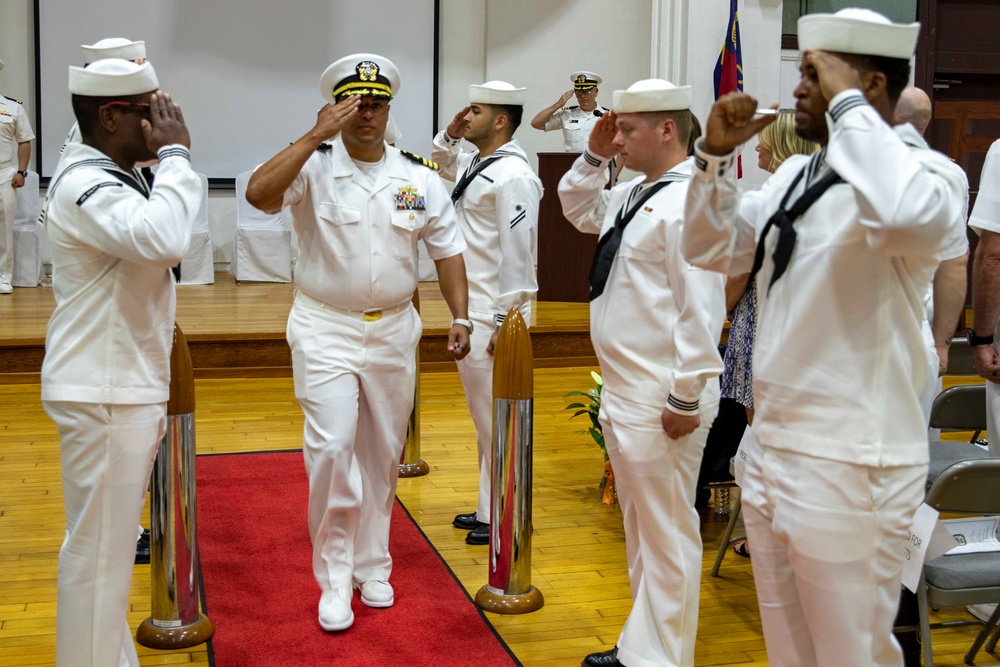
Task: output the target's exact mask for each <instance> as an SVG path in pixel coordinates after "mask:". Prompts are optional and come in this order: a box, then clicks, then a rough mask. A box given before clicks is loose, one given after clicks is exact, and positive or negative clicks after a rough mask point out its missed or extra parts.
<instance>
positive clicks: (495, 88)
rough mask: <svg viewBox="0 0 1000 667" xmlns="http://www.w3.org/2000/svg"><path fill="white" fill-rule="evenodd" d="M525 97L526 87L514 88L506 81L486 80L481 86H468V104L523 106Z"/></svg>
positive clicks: (526, 94)
mask: <svg viewBox="0 0 1000 667" xmlns="http://www.w3.org/2000/svg"><path fill="white" fill-rule="evenodd" d="M527 97H528V89H527V88H515V87H514V86H512V85H511V84H509V83H507V82H506V81H487V82H486V83H484V84H483V85H481V86H475V85H473V86H469V104H501V105H505V106H515V107H523V106H524V101H525V100H526V99H527Z"/></svg>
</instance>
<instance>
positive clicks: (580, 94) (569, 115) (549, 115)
mask: <svg viewBox="0 0 1000 667" xmlns="http://www.w3.org/2000/svg"><path fill="white" fill-rule="evenodd" d="M569 80H570V81H571V82H572V83H573V88H572V89H570V90H568V91H566V92H565V93H563V94H562V96H561V97H560V98H559V100H558V101H557V102H556V103H555V104H553V105H552V106H550V107H546V108H544V109H542V110H541V111H539V112H538V113H537V114H536V115H535V117H534V118H532V119H531V127H533V128H535V129H536V130H543V131H545V132H551V131H552V130H562V134H563V150H565V151H566V152H567V153H582V152H583V151H584V150H585V149H586V148H587V142H588V141H589V139H590V131H591V130H593V129H594V125H595V124H596V123H597V121H598V119H599V118H600V117H601V116H603V115H604V114H606V113H607V112H608V110H607V109H605V108H604V107H602V106H601V105H600V104H598V103H597V93H598V92H599V91H600V89H599V88H598V86H600V85H601V83H602V82H603V81H604V79H602V78H601V77H600V76H598V75H597V74H594V73H593V72H587V71H584V70H581V71H579V72H574V73H573V74H572V75H571V76H570V78H569ZM574 96H575V97H576V102H577V103H576V105H574V106H571V107H568V106H565V104H566V102H568V101H569V98H571V97H574Z"/></svg>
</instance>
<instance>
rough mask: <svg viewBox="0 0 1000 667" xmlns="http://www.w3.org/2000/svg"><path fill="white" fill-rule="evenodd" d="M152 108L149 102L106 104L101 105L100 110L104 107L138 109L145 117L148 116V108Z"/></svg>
mask: <svg viewBox="0 0 1000 667" xmlns="http://www.w3.org/2000/svg"><path fill="white" fill-rule="evenodd" d="M150 106H152V105H151V104H149V102H108V103H107V104H102V105H101V106H100V108H101V109H103V108H104V107H125V108H126V109H128V110H132V109H139V110H140V111H142V112H143V113H145V114H146V115H149V108H150Z"/></svg>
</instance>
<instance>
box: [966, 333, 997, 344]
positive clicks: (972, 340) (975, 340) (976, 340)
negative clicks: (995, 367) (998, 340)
mask: <svg viewBox="0 0 1000 667" xmlns="http://www.w3.org/2000/svg"><path fill="white" fill-rule="evenodd" d="M992 344H993V334H990V335H989V336H977V335H976V332H975V331H973V330H972V329H969V347H979V346H981V345H992Z"/></svg>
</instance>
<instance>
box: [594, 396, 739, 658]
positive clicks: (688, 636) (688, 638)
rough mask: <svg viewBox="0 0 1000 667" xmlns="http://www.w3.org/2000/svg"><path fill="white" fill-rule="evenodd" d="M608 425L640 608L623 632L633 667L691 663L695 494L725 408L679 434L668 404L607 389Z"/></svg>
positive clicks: (707, 412)
mask: <svg viewBox="0 0 1000 667" xmlns="http://www.w3.org/2000/svg"><path fill="white" fill-rule="evenodd" d="M601 399H602V402H601V414H600V420H601V427H602V428H603V431H604V441H605V445H606V446H607V450H608V458H609V459H610V460H611V466H612V468H613V470H614V473H615V483H616V484H617V487H618V502H619V503H620V504H621V510H622V519H623V521H624V524H625V548H626V552H627V556H628V576H629V583H630V584H631V587H632V611H631V612H629V616H628V619H627V620H626V621H625V626H624V627H623V628H622V633H621V636H620V637H619V638H618V659H619V660H620V661H621V662H622V663H623V664H625V665H628V667H659V666H661V665H669V666H670V667H690V666H691V665H693V664H694V646H695V638H696V635H697V632H698V593H699V586H700V583H701V552H702V544H701V532H700V522H699V518H698V513H697V512H696V511H695V509H694V496H695V491H696V486H697V482H698V469H699V466H700V464H701V457H702V451H703V450H704V449H705V442H706V441H707V440H708V431H709V429H710V428H711V426H712V421H713V420H714V419H715V415H716V414H717V412H718V410H719V404H718V401H717V400H716V401H714V402H711V403H709V404H708V405H702V406H701V414H700V416H701V426H700V427H698V429H696V430H695V431H694V433H692V434H691V435H688V436H685V437H683V438H680V439H679V440H671V439H670V438H668V437H667V434H666V433H665V432H664V431H663V425H662V422H661V421H660V414H661V413H662V411H663V408H662V407H656V406H650V405H638V404H636V403H633V402H629V401H625V400H623V399H620V398H618V397H616V396H615V395H614V394H613V393H611V392H609V390H608V387H607V386H606V385H605V388H604V391H603V392H602V395H601Z"/></svg>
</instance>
